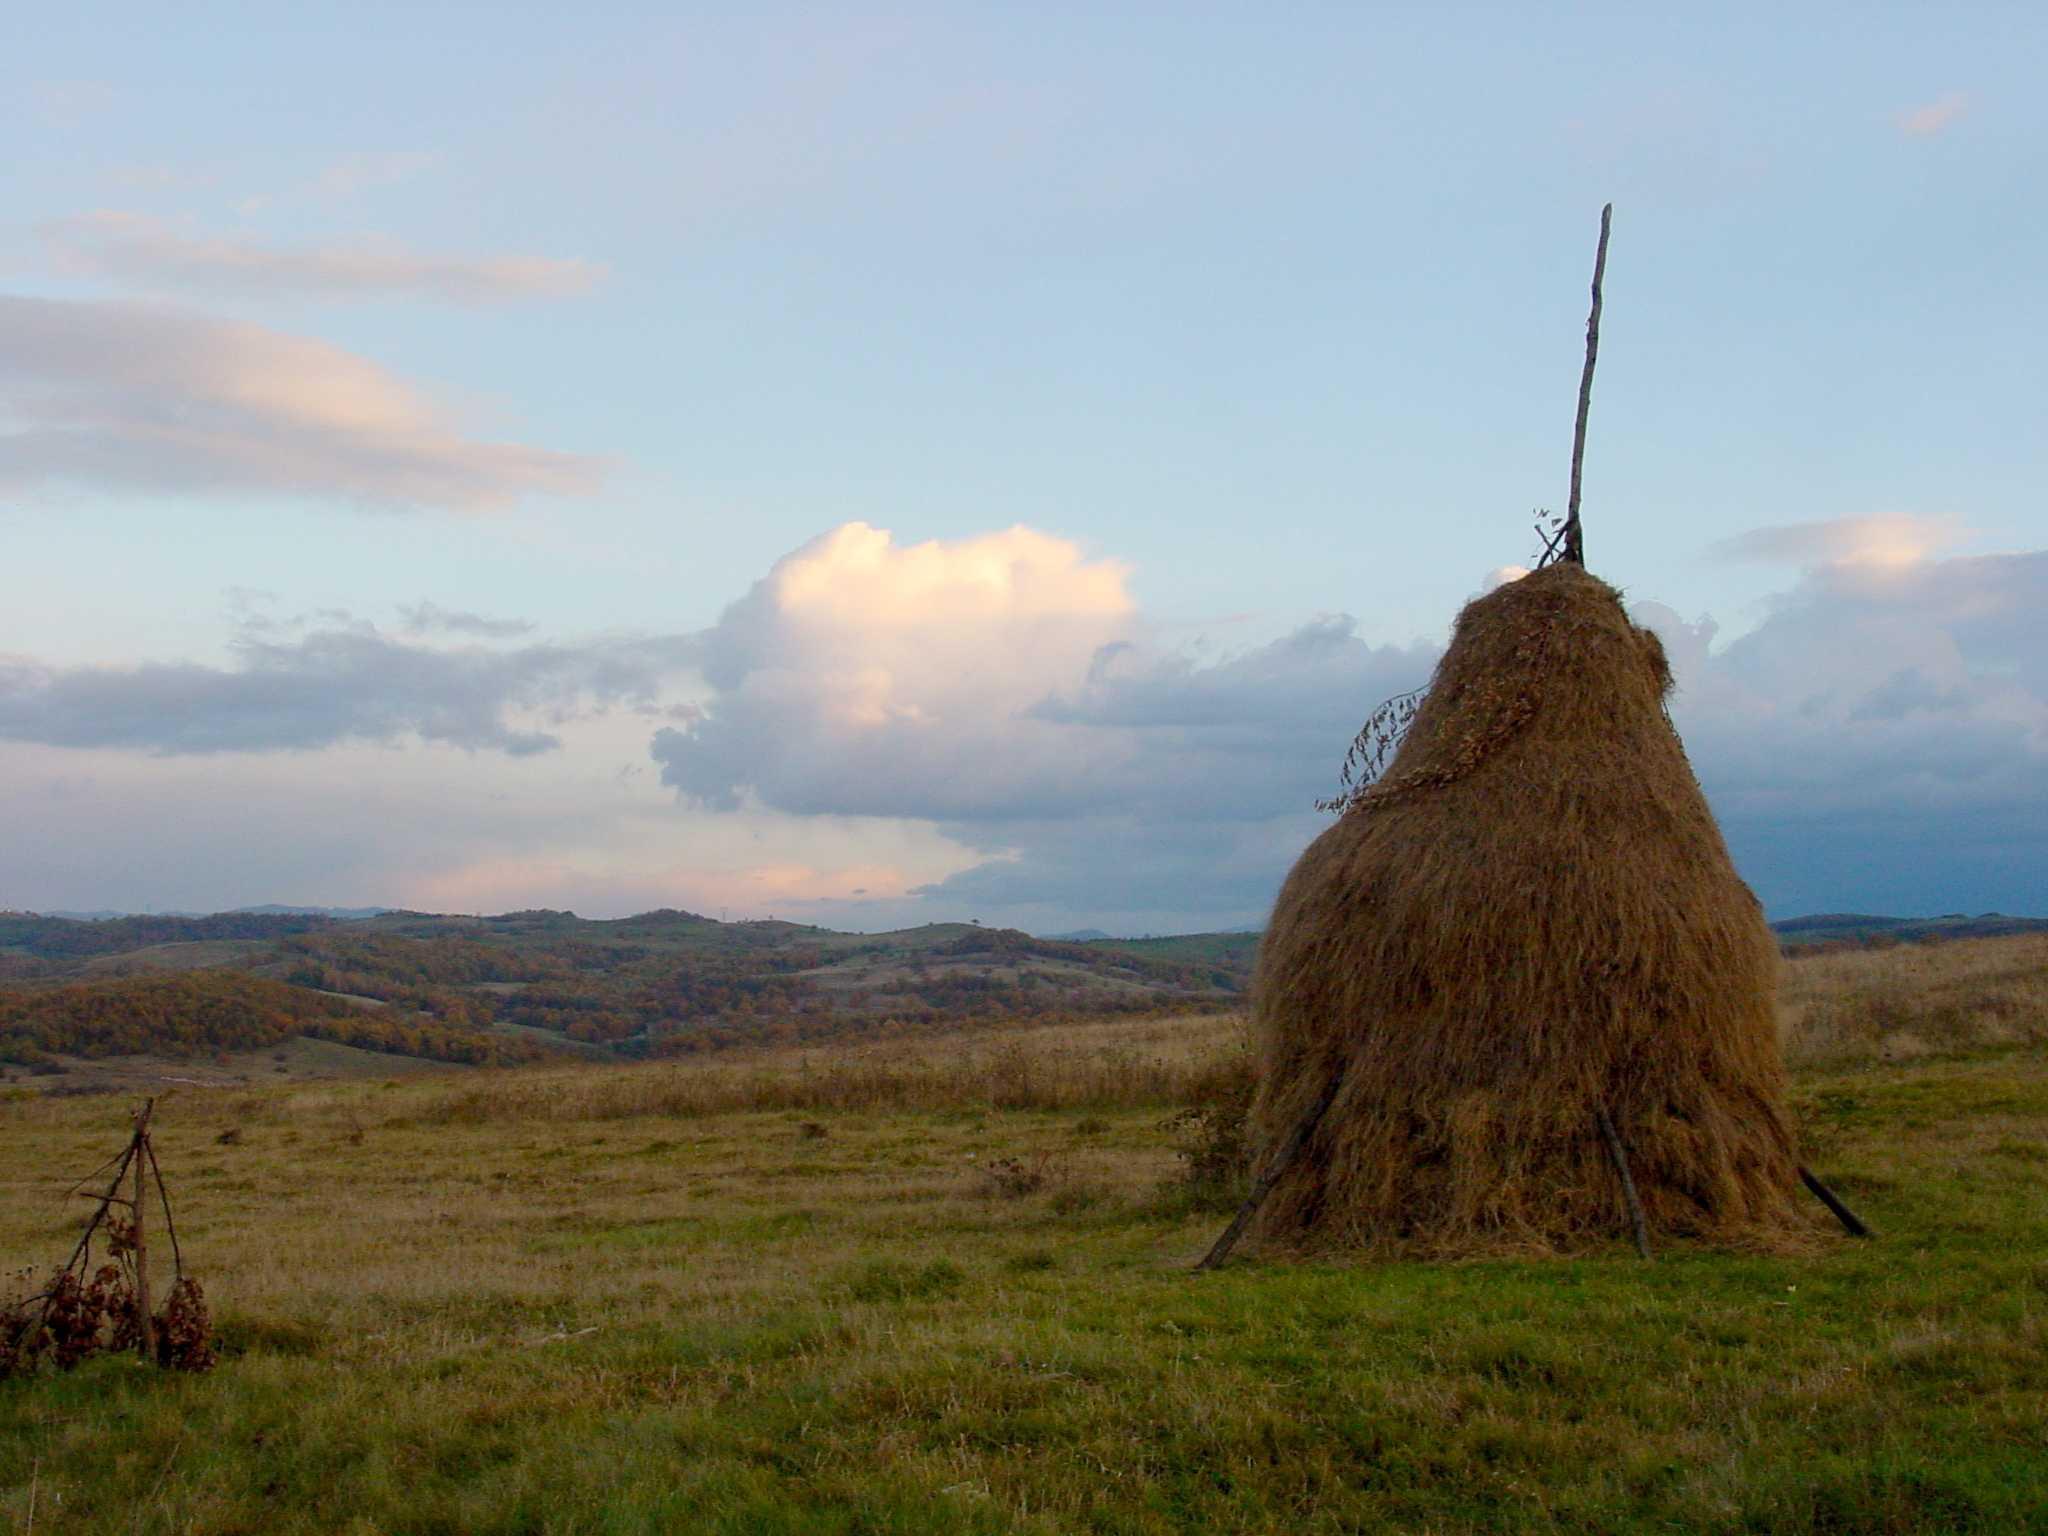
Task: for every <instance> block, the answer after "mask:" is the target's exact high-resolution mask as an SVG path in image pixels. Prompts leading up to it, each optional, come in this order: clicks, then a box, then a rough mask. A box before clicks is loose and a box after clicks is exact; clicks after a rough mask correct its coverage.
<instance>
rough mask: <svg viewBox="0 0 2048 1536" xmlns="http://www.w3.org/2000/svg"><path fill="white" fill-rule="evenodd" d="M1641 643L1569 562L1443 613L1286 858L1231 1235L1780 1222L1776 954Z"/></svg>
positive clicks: (1264, 961)
mask: <svg viewBox="0 0 2048 1536" xmlns="http://www.w3.org/2000/svg"><path fill="white" fill-rule="evenodd" d="M1670 687H1671V674H1670V670H1669V668H1668V666H1667V664H1666V662H1665V657H1664V650H1663V647H1662V646H1661V645H1660V644H1659V642H1658V640H1657V637H1656V636H1655V635H1653V634H1651V633H1650V632H1648V631H1647V630H1643V629H1639V628H1637V627H1636V626H1635V625H1634V624H1633V623H1631V622H1630V621H1629V618H1628V616H1627V614H1626V613H1625V612H1624V611H1623V608H1622V605H1621V600H1620V598H1619V596H1618V594H1617V593H1616V592H1615V591H1614V589H1613V588H1612V587H1610V586H1608V585H1607V584H1606V583H1605V582H1603V581H1601V580H1599V579H1598V578H1597V577H1594V576H1591V575H1589V574H1587V572H1586V571H1585V570H1584V568H1583V567H1582V566H1580V565H1577V564H1574V563H1571V562H1569V561H1565V562H1560V563H1558V564H1554V565H1550V566H1547V567H1545V568H1544V569H1542V570H1539V571H1537V572H1535V573H1534V574H1532V575H1530V576H1527V577H1524V578H1523V579H1521V580H1519V581H1516V582H1512V583H1510V584H1508V585H1506V586H1503V587H1501V588H1499V589H1498V590H1497V591H1495V592H1493V593H1491V594H1489V595H1487V596H1484V597H1481V598H1478V599H1476V600H1475V601H1473V602H1472V603H1470V604H1468V605H1467V606H1466V608H1465V610H1464V612H1463V613H1462V614H1460V615H1459V618H1458V623H1457V629H1456V632H1455V634H1454V636H1453V638H1452V641H1451V644H1450V648H1449V649H1448V650H1447V651H1446V652H1445V654H1444V657H1443V660H1442V662H1441V663H1440V664H1439V665H1438V667H1437V671H1436V676H1435V679H1434V681H1433V682H1432V684H1431V687H1430V691H1429V693H1428V695H1427V697H1426V698H1425V699H1424V701H1423V703H1422V705H1421V708H1420V710H1419V712H1418V713H1417V714H1416V716H1415V719H1414V722H1413V724H1412V725H1411V726H1410V728H1409V730H1408V733H1407V735H1406V737H1405V739H1404V740H1403V741H1402V743H1401V746H1400V749H1399V751H1398V752H1397V753H1396V754H1395V757H1394V760H1393V762H1392V763H1391V764H1390V765H1389V766H1388V769H1387V771H1386V773H1385V774H1384V775H1383V776H1382V777H1381V778H1380V779H1379V780H1378V781H1377V782H1376V783H1375V784H1373V785H1372V786H1371V788H1370V789H1368V790H1367V791H1365V792H1364V793H1363V794H1362V795H1360V796H1359V797H1358V798H1357V799H1356V800H1355V801H1354V802H1353V803H1352V805H1351V806H1350V808H1349V809H1347V810H1346V811H1345V812H1344V814H1343V815H1342V816H1341V817H1340V819H1339V820H1338V821H1337V822H1336V824H1335V825H1333V826H1331V827H1330V828H1329V829H1328V830H1327V831H1326V832H1324V833H1323V835H1322V836H1321V837H1319V838H1317V839H1316V840H1315V842H1314V843H1312V844H1311V845H1310V846H1309V848H1308V850H1307V851H1306V852H1305V853H1304V854H1303V855H1302V856H1301V859H1300V861H1299V862H1298V863H1297V864H1296V865H1295V867H1294V870H1293V872H1292V873H1291V874H1290V875H1289V876H1288V878H1287V881H1286V884H1285V885H1284V886H1283V888H1282V889H1281V892H1280V897H1279V901H1278V904H1277V905H1276V907H1275V909H1274V912H1273V917H1272V921H1271V924H1270V926H1269V927H1268V928H1267V930H1266V935H1265V939H1264V941H1263V943H1262V945H1261V948H1260V952H1259V961H1258V971H1257V977H1256V981H1255V983H1254V990H1253V1000H1252V1012H1253V1031H1254V1040H1255V1048H1256V1050H1257V1053H1258V1056H1259V1058H1260V1066H1261V1086H1260V1091H1259V1095H1258V1098H1257V1101H1256V1103H1255V1105H1254V1107H1253V1111H1252V1120H1251V1125H1252V1131H1253V1138H1252V1139H1253V1141H1254V1144H1255V1146H1259V1145H1262V1146H1263V1149H1264V1151H1265V1153H1266V1156H1267V1157H1268V1158H1269V1159H1270V1158H1272V1157H1273V1156H1274V1155H1275V1149H1277V1148H1279V1147H1280V1146H1281V1145H1282V1144H1283V1143H1284V1142H1285V1141H1286V1140H1287V1139H1288V1137H1289V1134H1290V1130H1292V1129H1297V1128H1299V1127H1300V1126H1301V1125H1302V1124H1304V1123H1305V1122H1306V1121H1308V1120H1310V1119H1312V1118H1313V1115H1314V1110H1315V1106H1316V1105H1317V1104H1318V1102H1319V1101H1320V1100H1323V1099H1327V1098H1329V1090H1330V1085H1331V1084H1333V1083H1335V1084H1338V1087H1337V1090H1336V1094H1335V1097H1334V1098H1333V1099H1329V1102H1328V1107H1327V1110H1326V1111H1325V1112H1324V1113H1323V1115H1322V1117H1321V1118H1320V1119H1319V1120H1315V1121H1314V1125H1315V1129H1314V1131H1313V1132H1312V1133H1311V1134H1310V1136H1309V1138H1308V1139H1307V1141H1306V1142H1304V1143H1299V1145H1300V1151H1299V1154H1298V1155H1296V1156H1294V1157H1293V1158H1292V1160H1291V1161H1288V1162H1286V1163H1285V1171H1284V1172H1283V1173H1281V1174H1280V1176H1279V1178H1278V1179H1277V1181H1276V1182H1275V1183H1274V1184H1273V1185H1272V1187H1271V1189H1270V1192H1269V1193H1268V1194H1267V1197H1266V1199H1265V1201H1264V1203H1263V1205H1262V1206H1260V1207H1259V1208H1258V1212H1257V1216H1256V1218H1255V1221H1254V1225H1253V1227H1252V1229H1251V1230H1252V1232H1253V1234H1254V1235H1255V1236H1257V1237H1260V1238H1264V1239H1266V1240H1267V1241H1269V1242H1275V1241H1277V1242H1283V1243H1287V1244H1293V1245H1298V1244H1303V1243H1307V1244H1313V1245H1342V1246H1369V1247H1377V1248H1389V1249H1397V1250H1402V1251H1409V1252H1434V1253H1444V1252H1457V1251H1469V1250H1472V1249H1474V1248H1490V1247H1507V1248H1519V1249H1527V1250H1537V1251H1545V1250H1549V1251H1554V1250H1568V1249H1571V1248H1574V1247H1579V1246H1584V1245H1586V1244H1588V1243H1592V1242H1597V1241H1609V1240H1611V1239H1612V1238H1613V1237H1614V1236H1616V1235H1617V1234H1619V1233H1623V1232H1626V1231H1627V1230H1628V1229H1629V1221H1630V1212H1629V1209H1628V1205H1627V1199H1626V1196H1625V1194H1624V1188H1623V1183H1622V1179H1621V1176H1620V1169H1619V1168H1618V1167H1617V1165H1616V1162H1615V1160H1614V1158H1613V1156H1612V1154H1611V1152H1610V1150H1609V1146H1608V1145H1607V1144H1606V1142H1605V1140H1604V1137H1603V1127H1602V1124H1601V1115H1602V1112H1603V1111H1604V1113H1605V1116H1606V1117H1607V1122H1608V1124H1609V1125H1611V1126H1612V1127H1613V1128H1614V1129H1615V1131H1616V1132H1618V1137H1619V1141H1620V1143H1621V1144H1622V1146H1624V1147H1625V1149H1626V1164H1627V1166H1628V1167H1629V1168H1630V1169H1632V1171H1633V1175H1634V1182H1635V1185H1636V1188H1637V1189H1638V1190H1639V1191H1640V1196H1641V1206H1642V1212H1643V1215H1644V1217H1645V1219H1646V1221H1647V1225H1648V1227H1649V1229H1650V1231H1651V1232H1652V1233H1669V1234H1684V1235H1690V1236H1698V1237H1702V1238H1707V1239H1712V1240H1719V1241H1735V1242H1745V1243H1748V1242H1765V1243H1768V1242H1770V1241H1771V1240H1772V1239H1773V1238H1774V1237H1776V1236H1780V1235H1782V1234H1785V1233H1787V1232H1789V1231H1792V1230H1795V1229H1799V1228H1803V1227H1804V1226H1805V1223H1804V1222H1803V1221H1802V1220H1801V1219H1800V1217H1799V1216H1798V1215H1797V1214H1796V1213H1795V1210H1794V1205H1793V1191H1794V1189H1795V1187H1796V1184H1797V1181H1798V1179H1799V1176H1800V1175H1799V1171H1798V1170H1797V1168H1796V1166H1795V1164H1794V1160H1793V1148H1792V1132H1791V1127H1790V1124H1789V1122H1788V1119H1787V1116H1786V1112H1785V1109H1784V1102H1783V1096H1784V1079H1783V1069H1782V1066H1781V1062H1780V1057H1779V1048H1778V1035H1777V1026H1776V1020H1775V1017H1774V1013H1773V1006H1772V1003H1773V997H1774V994H1775V990H1776V986H1777V965H1778V955H1777V946H1776V944H1775V943H1774V941H1773V939H1772V936H1771V933H1770V930H1769V929H1768V928H1767V927H1766V926H1765V924H1764V920H1763V915H1762V911H1761V909H1760V908H1759V906H1758V904H1757V901H1756V898H1755V897H1754V896H1753V895H1751V893H1750V891H1749V888H1748V887H1747V886H1745V885H1744V884H1743V882H1742V880H1741V879H1740V878H1739V877H1738V876H1737V875H1736V873H1735V869H1734V866H1733V865H1732V864H1731V863H1730V861H1729V857H1728V850H1727V847H1726V845H1725V844H1724V843H1723V842H1722V839H1721V834H1720V831H1719V829H1718V828H1717V827H1716V826H1715V824H1714V819H1713V815H1712V813H1711V812H1710V811H1709V810H1708V808H1707V804H1706V801H1705V799H1704V798H1703V797H1702V795H1701V793H1700V789H1699V785H1698V783H1697V782H1696V781H1695V779H1694V777H1693V774H1692V770H1691V768H1690V767H1689V766H1688V764H1687V762H1686V758H1685V752H1684V749H1683V748H1682V747H1681V746H1680V745H1679V740H1678V736H1677V733H1676V732H1675V731H1674V730H1673V729H1672V726H1671V722H1670V720H1669V719H1668V718H1667V716H1666V714H1665V710H1664V699H1665V695H1666V694H1667V693H1668V691H1669V690H1670Z"/></svg>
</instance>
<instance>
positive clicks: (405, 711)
mask: <svg viewBox="0 0 2048 1536" xmlns="http://www.w3.org/2000/svg"><path fill="white" fill-rule="evenodd" d="M232 650H233V653H234V656H233V661H234V664H233V665H232V666H229V667H209V666H202V665H199V664H196V663H189V662H185V663H152V664H145V665H142V666H135V667H72V668H52V667H46V666H41V665H38V664H36V663H34V662H32V661H26V660H22V659H9V658H5V657H0V740H10V741H25V742H35V743H39V744H42V745H46V746H57V747H74V748H114V749H124V750H131V751H143V752H150V753H155V754H158V755H161V756H178V755H185V754H192V753H223V752H238V753H247V752H280V751H303V750H308V749H313V748H320V747H328V746H333V745H335V744H337V743H342V742H395V741H403V740H408V739H415V738H416V739H419V740H423V741H429V742H442V743H446V744H448V745H451V746H457V747H463V748H468V749H470V750H472V751H490V752H502V753H506V754H508V755H511V756H515V757H516V756H528V755H531V754H533V753H537V752H545V751H548V750H550V749H552V748H554V747H556V746H559V745H560V741H559V738H558V737H557V736H555V735H554V734H553V733H552V732H551V731H550V730H548V729H545V728H543V727H544V726H545V725H548V724H559V723H561V722H563V721H565V720H568V719H571V718H574V717H575V716H576V715H577V714H578V713H579V712H581V711H585V710H588V709H591V708H597V707H602V706H604V705H608V704H618V703H625V704H637V705H651V704H652V703H653V702H654V701H655V699H656V697H657V696H658V694H659V691H660V688H661V685H662V681H663V679H664V677H665V676H666V675H667V674H668V673H670V672H672V671H674V670H675V669H676V668H677V667H678V666H679V665H681V664H682V663H683V661H684V660H685V659H686V656H687V646H686V644H684V643H681V642H675V641H659V640H653V641H614V642H603V643H594V644H590V645H585V646H568V645H529V646H521V647H518V648H515V649H510V650H489V649H480V648H469V649H462V650H446V649H438V648H434V647H430V646H424V645H417V644H409V643H406V642H404V641H400V640H397V639H394V638H392V637H390V636H388V635H385V634H382V633H380V632H379V631H378V630H377V629H376V628H375V627H374V626H372V625H369V624H366V623H361V622H349V623H346V624H345V625H344V626H343V627H338V628H329V629H324V630H318V631H315V632H313V633H309V634H305V635H302V636H298V637H296V638H292V639H288V640H277V639H272V638H269V626H263V625H252V626H247V627H245V628H244V629H243V630H242V631H241V633H240V634H239V635H238V636H237V637H236V639H235V641H234V642H233V646H232Z"/></svg>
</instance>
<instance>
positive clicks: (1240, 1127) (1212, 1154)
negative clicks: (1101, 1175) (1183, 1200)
mask: <svg viewBox="0 0 2048 1536" xmlns="http://www.w3.org/2000/svg"><path fill="white" fill-rule="evenodd" d="M1256 1086H1257V1084H1256V1081H1255V1080H1254V1078H1253V1076H1252V1073H1251V1068H1250V1064H1249V1063H1248V1062H1246V1063H1244V1064H1243V1066H1242V1069H1241V1070H1240V1071H1238V1072H1237V1073H1234V1074H1230V1075H1219V1076H1218V1077H1217V1078H1216V1079H1214V1080H1213V1081H1212V1082H1211V1083H1210V1084H1208V1085H1207V1088H1208V1091H1207V1093H1206V1094H1205V1095H1204V1096H1203V1097H1202V1098H1200V1099H1197V1100H1196V1101H1195V1102H1194V1103H1193V1104H1190V1105H1189V1106H1188V1107H1187V1108H1186V1109H1184V1110H1182V1111H1181V1112H1180V1113H1179V1114H1176V1115H1172V1116H1169V1117H1168V1118H1167V1119H1166V1120H1165V1121H1164V1122H1163V1124H1162V1126H1161V1129H1163V1130H1168V1131H1172V1132H1174V1133H1175V1134H1176V1136H1177V1137H1178V1140H1179V1145H1178V1146H1176V1147H1175V1149H1174V1155H1175V1156H1177V1157H1178V1158H1179V1159H1180V1160H1181V1176H1180V1179H1179V1180H1178V1183H1179V1184H1180V1185H1181V1186H1182V1187H1183V1188H1184V1189H1185V1190H1187V1191H1189V1192H1191V1193H1193V1194H1194V1195H1196V1196H1197V1197H1198V1198H1199V1199H1200V1200H1202V1201H1203V1202H1204V1203H1214V1204H1234V1203H1235V1202H1236V1201H1237V1200H1239V1199H1241V1198H1242V1197H1243V1193H1244V1186H1245V1184H1246V1182H1247V1181H1248V1180H1249V1179H1250V1178H1251V1171H1252V1170H1251V1147H1250V1145H1249V1144H1248V1143H1247V1141H1246V1127H1245V1117H1246V1116H1247V1115H1248V1114H1250V1112H1251V1107H1252V1092H1253V1089H1254V1088H1255V1087H1256Z"/></svg>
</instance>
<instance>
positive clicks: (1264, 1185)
mask: <svg viewBox="0 0 2048 1536" xmlns="http://www.w3.org/2000/svg"><path fill="white" fill-rule="evenodd" d="M1343 1086H1344V1074H1343V1073H1342V1072H1341V1071H1339V1072H1333V1073H1331V1074H1330V1085H1329V1087H1327V1088H1325V1089H1324V1090H1323V1095H1322V1097H1321V1098H1319V1099H1317V1100H1316V1101H1315V1103H1314V1104H1312V1105H1310V1106H1309V1110H1308V1113H1307V1114H1305V1115H1303V1116H1302V1117H1301V1119H1300V1120H1298V1121H1297V1122H1295V1126H1294V1129H1293V1130H1291V1131H1289V1132H1288V1133H1287V1139H1286V1140H1285V1141H1283V1142H1281V1143H1280V1150H1279V1151H1278V1152H1275V1153H1274V1154H1273V1161H1272V1162H1270V1163H1268V1164H1267V1165H1266V1171H1265V1172H1264V1173H1262V1174H1261V1175H1259V1179H1258V1182H1257V1183H1255V1184H1253V1185H1252V1192H1251V1193H1250V1194H1249V1195H1246V1196H1245V1199H1244V1204H1243V1205H1241V1206H1239V1207H1238V1208H1237V1214H1236V1215H1235V1216H1233V1217H1231V1219H1230V1225H1229V1226H1227V1227H1225V1228H1224V1229H1223V1235H1222V1236H1221V1237H1219V1238H1217V1239H1216V1243H1215V1246H1214V1247H1212V1248H1211V1249H1210V1250H1209V1251H1208V1252H1207V1253H1206V1254H1204V1255H1203V1256H1202V1262H1201V1263H1199V1264H1197V1265H1196V1266H1195V1268H1196V1269H1214V1268H1215V1267H1216V1266H1217V1265H1219V1264H1221V1263H1222V1262H1223V1261H1224V1260H1225V1259H1227V1258H1229V1257H1230V1250H1231V1249H1233V1248H1235V1247H1236V1246H1237V1240H1238V1239H1239V1238H1240V1237H1242V1236H1244V1229H1245V1228H1246V1227H1248V1226H1250V1225H1251V1224H1252V1218H1253V1217H1254V1216H1256V1215H1258V1213H1259V1207H1260V1206H1262V1205H1264V1204H1265V1203H1266V1196H1268V1195H1270V1194H1271V1193H1273V1186H1274V1185H1275V1184H1278V1183H1279V1182H1280V1176H1281V1175H1282V1174H1284V1173H1285V1172H1287V1170H1288V1169H1289V1168H1291V1167H1293V1166H1294V1160H1295V1159H1296V1158H1297V1157H1299V1156H1301V1149H1302V1148H1303V1147H1306V1146H1307V1145H1308V1139H1309V1137H1311V1136H1313V1135H1314V1134H1315V1129H1316V1127H1317V1126H1318V1125H1320V1124H1322V1121H1323V1116H1325V1115H1327V1114H1328V1113H1329V1112H1330V1106H1331V1105H1332V1104H1334V1103H1336V1102H1337V1090H1338V1089H1339V1088H1341V1087H1343Z"/></svg>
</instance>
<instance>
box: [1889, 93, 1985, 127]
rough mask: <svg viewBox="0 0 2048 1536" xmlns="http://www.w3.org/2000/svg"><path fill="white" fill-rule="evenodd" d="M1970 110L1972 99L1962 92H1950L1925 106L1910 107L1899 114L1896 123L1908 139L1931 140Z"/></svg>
mask: <svg viewBox="0 0 2048 1536" xmlns="http://www.w3.org/2000/svg"><path fill="white" fill-rule="evenodd" d="M1969 110H1970V98H1969V97H1968V96H1966V95H1965V94H1964V93H1963V92H1961V91H1950V92H1948V94H1946V95H1945V96H1941V97H1938V98H1936V99H1935V100H1933V101H1930V102H1928V103H1926V104H1925V105H1924V106H1918V107H1908V108H1907V109H1906V110H1905V111H1903V112H1901V113H1899V114H1898V116H1897V118H1896V121H1897V123H1898V125H1899V132H1901V133H1903V134H1905V135H1906V137H1907V138H1910V139H1931V138H1933V137H1934V136H1935V135H1936V134H1938V133H1941V132H1943V131H1944V130H1945V129H1947V128H1949V127H1950V126H1952V125H1953V124H1954V123H1955V121H1956V119H1958V118H1960V117H1961V116H1962V115H1963V114H1964V113H1965V112H1967V111H1969Z"/></svg>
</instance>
